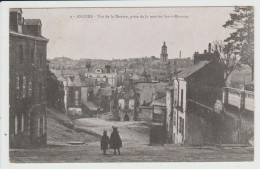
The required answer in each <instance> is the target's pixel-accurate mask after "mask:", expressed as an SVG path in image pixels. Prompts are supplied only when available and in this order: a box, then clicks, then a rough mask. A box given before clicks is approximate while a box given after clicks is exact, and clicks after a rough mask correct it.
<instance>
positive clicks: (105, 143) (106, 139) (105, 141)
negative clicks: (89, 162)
mask: <svg viewBox="0 0 260 169" xmlns="http://www.w3.org/2000/svg"><path fill="white" fill-rule="evenodd" d="M100 144H101V150H107V149H108V144H109V137H108V136H102V138H101V141H100Z"/></svg>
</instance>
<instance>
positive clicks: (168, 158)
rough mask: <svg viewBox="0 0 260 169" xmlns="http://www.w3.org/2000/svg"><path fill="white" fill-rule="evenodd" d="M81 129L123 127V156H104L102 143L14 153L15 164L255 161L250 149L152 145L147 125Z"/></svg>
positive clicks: (84, 122)
mask: <svg viewBox="0 0 260 169" xmlns="http://www.w3.org/2000/svg"><path fill="white" fill-rule="evenodd" d="M75 124H76V127H79V128H81V129H84V130H88V131H90V132H94V133H96V134H102V133H103V130H104V129H106V130H107V131H108V132H109V133H110V132H111V131H112V128H111V126H113V125H115V126H118V127H119V131H120V135H121V138H122V140H123V148H122V149H121V153H122V155H120V156H119V155H113V151H112V150H109V151H108V155H106V156H104V155H102V152H101V150H100V143H99V141H97V140H95V141H92V142H86V143H85V144H84V145H69V144H67V143H64V144H59V145H51V144H49V145H48V146H46V147H41V148H37V149H26V150H25V149H12V150H10V157H11V158H10V160H11V162H57V163H59V162H183V161H185V162H189V161H252V160H253V150H252V148H250V147H234V146H232V147H228V146H225V147H181V146H178V145H173V144H171V145H170V144H169V145H164V146H148V140H149V138H148V135H147V129H148V127H147V125H146V124H145V123H139V122H109V121H104V120H99V119H80V120H76V122H75Z"/></svg>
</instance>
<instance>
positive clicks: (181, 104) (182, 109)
mask: <svg viewBox="0 0 260 169" xmlns="http://www.w3.org/2000/svg"><path fill="white" fill-rule="evenodd" d="M181 109H182V110H183V89H181Z"/></svg>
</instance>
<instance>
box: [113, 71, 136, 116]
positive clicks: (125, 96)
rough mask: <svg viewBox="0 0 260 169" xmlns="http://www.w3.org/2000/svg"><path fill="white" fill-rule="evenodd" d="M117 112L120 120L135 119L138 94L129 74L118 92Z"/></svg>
mask: <svg viewBox="0 0 260 169" xmlns="http://www.w3.org/2000/svg"><path fill="white" fill-rule="evenodd" d="M117 98H118V114H119V118H120V121H133V120H137V116H138V113H137V107H138V106H139V101H138V100H139V99H138V95H137V93H136V91H135V87H134V85H133V79H132V77H131V76H127V77H126V79H125V81H124V84H123V86H122V89H121V90H120V91H119V92H118V97H117Z"/></svg>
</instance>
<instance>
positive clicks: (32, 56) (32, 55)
mask: <svg viewBox="0 0 260 169" xmlns="http://www.w3.org/2000/svg"><path fill="white" fill-rule="evenodd" d="M30 55H31V63H32V64H33V63H34V47H33V46H32V48H31V53H30Z"/></svg>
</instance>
